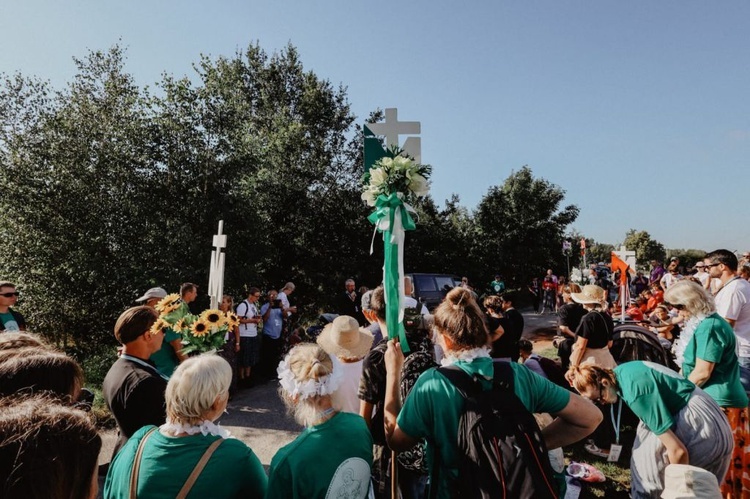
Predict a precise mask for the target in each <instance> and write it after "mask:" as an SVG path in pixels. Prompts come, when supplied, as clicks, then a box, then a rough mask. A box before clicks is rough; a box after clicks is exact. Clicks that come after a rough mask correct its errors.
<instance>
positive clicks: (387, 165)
mask: <svg viewBox="0 0 750 499" xmlns="http://www.w3.org/2000/svg"><path fill="white" fill-rule="evenodd" d="M380 164H381V165H382V166H383V171H388V170H390V169H391V167H392V166H393V159H391V158H382V159H381V160H380Z"/></svg>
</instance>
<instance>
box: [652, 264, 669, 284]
mask: <svg viewBox="0 0 750 499" xmlns="http://www.w3.org/2000/svg"><path fill="white" fill-rule="evenodd" d="M664 272H666V271H665V270H664V267H662V266H661V264H659V265H657V266H656V267H654V269H653V270H652V271H651V276H650V277H649V280H648V282H649V283H655V282H659V281H661V278H662V276H663V275H664Z"/></svg>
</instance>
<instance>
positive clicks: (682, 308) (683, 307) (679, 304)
mask: <svg viewBox="0 0 750 499" xmlns="http://www.w3.org/2000/svg"><path fill="white" fill-rule="evenodd" d="M664 305H666V306H668V307H672V308H676V309H677V310H685V305H683V304H682V303H669V302H666V301H665V302H664Z"/></svg>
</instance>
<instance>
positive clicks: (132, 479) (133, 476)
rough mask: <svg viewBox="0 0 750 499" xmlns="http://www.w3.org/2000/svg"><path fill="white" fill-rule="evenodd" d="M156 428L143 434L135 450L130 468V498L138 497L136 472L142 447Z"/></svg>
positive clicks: (139, 467)
mask: <svg viewBox="0 0 750 499" xmlns="http://www.w3.org/2000/svg"><path fill="white" fill-rule="evenodd" d="M156 430H157V428H156V427H154V428H151V429H150V430H148V431H147V432H146V434H145V435H143V438H142V439H141V441H140V443H139V444H138V450H136V451H135V458H134V459H133V467H132V468H131V470H130V499H136V498H137V497H138V472H139V471H140V469H141V457H142V456H143V448H144V447H145V446H146V440H148V437H150V436H151V434H152V433H153V432H155V431H156Z"/></svg>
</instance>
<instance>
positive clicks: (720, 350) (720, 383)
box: [664, 281, 750, 497]
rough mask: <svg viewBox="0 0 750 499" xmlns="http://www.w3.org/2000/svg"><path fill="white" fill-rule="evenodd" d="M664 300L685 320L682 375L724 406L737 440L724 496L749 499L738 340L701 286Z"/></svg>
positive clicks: (680, 288) (683, 286) (746, 413)
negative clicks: (747, 496)
mask: <svg viewBox="0 0 750 499" xmlns="http://www.w3.org/2000/svg"><path fill="white" fill-rule="evenodd" d="M664 299H665V300H666V301H667V302H668V303H669V304H670V305H671V306H672V307H673V308H675V309H677V310H678V311H679V313H680V316H681V317H682V318H683V320H684V326H683V328H682V334H681V335H680V339H679V340H678V341H677V343H676V347H675V353H676V354H677V365H679V366H681V367H682V375H683V376H685V377H686V378H687V379H689V380H690V381H692V382H693V383H695V384H696V385H698V386H700V387H701V388H702V389H703V390H705V392H706V393H708V394H709V395H710V396H711V397H712V398H713V399H714V400H715V401H716V403H717V404H719V406H721V408H722V409H723V410H724V413H725V414H726V416H727V419H728V420H729V425H730V426H731V428H732V433H733V434H734V442H735V447H734V452H733V455H732V462H733V463H734V465H733V466H732V467H730V468H729V473H728V474H727V476H726V477H725V478H724V481H723V482H722V481H720V482H719V483H721V484H722V486H721V489H722V490H721V491H722V493H723V494H724V495H725V496H726V495H731V494H734V496H736V497H744V496H746V495H747V494H748V487H749V486H750V485H748V480H747V479H744V484H743V475H744V474H745V470H746V469H747V467H748V466H750V452H746V450H745V449H746V447H745V442H748V441H750V426H749V425H750V410H748V407H747V404H748V399H747V394H746V393H745V389H744V388H743V387H742V383H741V382H740V366H739V360H738V359H737V337H736V336H735V334H734V330H733V329H732V326H730V325H729V323H728V322H727V321H725V320H724V319H723V318H722V317H721V316H719V314H717V313H716V307H715V306H714V299H713V297H711V296H710V295H709V294H708V292H707V291H706V290H705V289H704V288H703V287H702V286H701V285H699V284H698V283H695V282H692V281H680V282H677V283H675V284H673V285H672V286H670V288H669V289H668V290H667V292H666V294H665V295H664Z"/></svg>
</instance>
